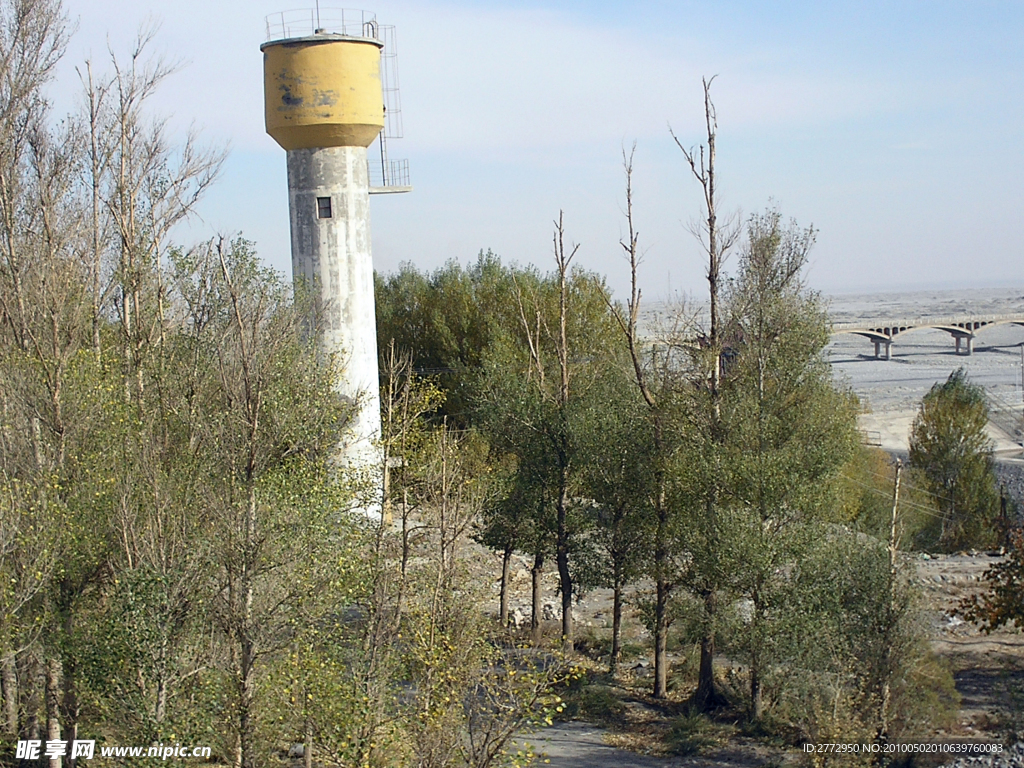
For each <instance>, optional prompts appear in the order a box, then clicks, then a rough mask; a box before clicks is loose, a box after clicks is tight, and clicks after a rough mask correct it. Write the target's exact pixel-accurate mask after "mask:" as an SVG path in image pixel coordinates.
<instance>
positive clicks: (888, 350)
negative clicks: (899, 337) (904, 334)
mask: <svg viewBox="0 0 1024 768" xmlns="http://www.w3.org/2000/svg"><path fill="white" fill-rule="evenodd" d="M882 344H885V356H884V357H881V359H882V360H891V359H892V339H889V340H888V341H881V340H876V341H875V358H876V359H878V358H879V357H880V355H879V352H880V351H881V346H882Z"/></svg>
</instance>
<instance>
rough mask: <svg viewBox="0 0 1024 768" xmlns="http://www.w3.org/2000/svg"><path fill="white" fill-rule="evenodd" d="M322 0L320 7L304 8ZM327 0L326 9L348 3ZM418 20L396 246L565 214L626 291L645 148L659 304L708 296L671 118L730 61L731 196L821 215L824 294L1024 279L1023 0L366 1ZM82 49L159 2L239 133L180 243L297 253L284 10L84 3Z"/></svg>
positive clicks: (64, 84) (60, 101)
mask: <svg viewBox="0 0 1024 768" xmlns="http://www.w3.org/2000/svg"><path fill="white" fill-rule="evenodd" d="M303 4H305V3H299V5H303ZM324 5H326V3H325V4H324ZM365 7H366V10H370V11H373V12H375V13H376V15H377V18H378V20H379V21H380V22H381V23H384V24H393V25H395V27H396V29H397V39H398V53H399V71H400V78H401V98H402V107H403V118H404V125H405V138H404V139H402V140H400V141H393V142H392V143H391V155H392V157H394V158H403V157H405V158H408V159H409V162H410V168H411V173H412V183H413V185H414V187H415V189H414V191H413V192H412V193H411V194H408V195H391V196H377V197H375V198H374V200H373V204H372V208H373V212H372V217H373V221H372V226H373V239H374V261H375V265H376V267H377V269H378V270H383V271H390V270H393V269H395V268H396V267H397V265H398V264H399V263H400V262H402V261H412V262H414V263H415V264H417V265H418V266H420V267H421V268H423V269H432V268H434V267H436V266H439V265H440V264H442V263H443V262H444V261H445V260H446V259H448V258H456V259H459V260H461V261H463V262H466V261H469V260H471V259H473V258H474V257H475V256H476V253H477V252H478V251H479V250H480V249H486V248H491V249H493V250H494V251H496V252H497V253H499V254H500V255H501V256H502V257H503V258H505V259H508V260H516V261H519V262H521V263H524V262H532V263H535V264H537V265H539V266H540V267H541V268H543V269H547V268H548V267H549V264H550V238H551V221H552V219H554V218H555V217H556V216H557V215H558V211H559V209H564V211H565V222H566V229H567V233H568V235H569V236H570V237H571V238H572V239H573V240H575V241H577V242H579V243H581V249H580V252H579V256H578V258H579V260H580V262H581V263H582V264H584V265H586V266H588V267H590V268H592V269H595V270H598V271H601V272H603V273H605V274H607V275H608V277H609V282H610V284H611V285H612V286H613V287H614V288H615V289H616V291H617V292H618V293H621V292H622V291H623V290H624V288H625V280H626V272H625V265H624V263H623V261H622V259H621V255H620V254H621V249H620V248H619V246H618V240H619V238H620V236H621V234H622V229H623V220H622V214H621V210H622V205H623V176H622V169H621V148H622V145H623V143H626V144H629V143H631V142H632V141H633V140H634V139H635V140H636V141H637V142H638V147H637V156H636V158H637V159H636V174H635V179H634V185H635V205H636V216H637V220H638V224H639V229H640V234H641V244H642V246H643V247H644V248H645V249H646V252H647V255H646V262H645V264H644V267H643V274H642V280H643V284H644V288H645V293H646V294H647V295H648V296H649V297H650V298H652V299H654V298H660V297H663V296H664V295H665V294H666V292H667V291H668V289H669V288H670V287H671V289H672V290H675V291H686V292H693V293H695V294H696V295H701V294H702V292H703V284H702V282H701V277H702V262H701V255H700V250H699V247H698V245H697V243H696V242H695V241H694V239H693V237H692V236H691V235H690V234H689V232H688V229H687V225H688V224H689V222H690V221H692V220H693V219H695V218H696V217H697V216H699V214H700V195H699V189H698V188H697V186H696V184H695V182H693V181H692V179H691V178H690V177H689V172H688V170H687V168H686V167H685V165H684V162H683V158H682V156H681V155H680V153H679V151H678V149H676V148H675V146H674V144H673V143H672V140H671V138H670V136H669V134H668V130H667V125H668V124H669V123H671V125H672V127H673V128H674V129H675V131H676V133H677V134H678V135H679V136H680V138H681V139H682V140H683V142H684V143H685V144H687V145H689V144H696V143H697V142H699V141H700V140H701V139H702V138H703V136H702V128H703V115H702V101H701V90H700V89H701V86H700V79H701V76H702V75H717V76H718V79H717V80H716V82H715V85H714V96H715V100H716V103H717V107H718V113H719V139H718V141H719V165H718V170H719V176H720V180H721V190H722V205H723V208H724V210H726V211H736V212H738V213H739V214H740V215H741V216H746V215H748V214H749V213H751V212H754V211H759V210H762V209H763V208H764V207H765V205H767V204H768V202H769V200H770V199H773V200H774V201H775V203H776V204H777V205H778V207H779V208H780V210H781V211H782V212H783V214H784V215H786V216H787V217H789V216H791V217H794V218H796V219H797V221H798V222H799V223H800V224H803V225H807V224H812V223H813V224H814V226H815V227H816V228H818V229H819V231H820V233H819V237H818V244H817V246H816V248H815V250H814V253H813V258H812V270H811V273H810V280H811V283H812V285H814V286H815V287H817V288H820V289H822V290H825V291H827V292H843V291H854V290H862V289H884V288H893V289H905V288H915V287H955V286H958V285H985V284H1003V285H1007V284H1010V285H1022V286H1024V247H1022V245H1021V233H1020V230H1021V224H1022V223H1024V222H1022V219H1024V216H1022V214H1024V191H1022V189H1024V187H1022V185H1024V182H1022V179H1024V108H1022V107H1024V104H1022V102H1024V60H1022V59H1024V44H1022V42H1021V41H1022V40H1024V4H1021V3H1019V2H988V3H985V2H971V3H967V2H962V3H951V2H934V1H932V2H886V3H875V2H857V3H846V4H838V3H827V4H826V3H820V2H793V3H767V2H739V1H738V0H736V1H733V2H729V1H719V2H714V3H710V2H703V3H696V2H692V3H688V2H639V3H638V2H631V3H625V2H582V1H581V2H562V3H551V2H539V1H536V2H502V3H487V2H473V1H472V0H463V2H448V3H431V2H418V3H413V2H403V1H402V0H383V1H382V2H378V3H375V4H372V5H371V4H368V5H366V6H365ZM67 8H68V11H69V13H70V15H71V16H72V17H73V18H76V19H77V20H78V24H79V30H78V33H77V34H76V36H75V37H74V39H73V41H72V44H71V46H70V49H69V51H68V56H67V59H66V61H65V64H64V65H63V67H62V69H61V71H60V79H59V82H58V83H57V88H56V90H55V97H56V98H55V101H56V103H57V106H58V108H59V109H62V110H67V109H69V108H70V105H71V103H72V99H73V98H74V91H75V87H76V85H77V79H76V76H75V73H74V65H75V64H77V63H79V62H80V61H81V60H82V59H84V58H85V57H86V56H88V55H90V53H91V56H92V58H93V59H94V60H95V61H96V63H97V66H98V65H99V64H100V63H101V62H102V60H103V59H105V57H106V45H107V42H106V41H107V40H108V39H109V40H110V42H111V44H112V45H113V46H114V48H115V49H117V50H119V51H126V50H127V49H128V47H129V44H130V41H131V39H132V38H133V36H134V32H135V31H136V29H137V28H138V27H139V25H140V24H142V23H144V22H145V20H146V19H147V18H154V19H157V20H158V21H159V22H160V23H161V24H162V28H161V31H160V34H159V36H158V37H157V40H156V48H155V50H156V49H158V50H159V51H161V52H163V53H165V54H167V55H168V56H169V57H171V58H178V59H182V60H184V61H185V62H186V66H185V67H184V68H183V69H182V70H181V72H180V73H179V74H177V75H176V76H175V77H174V78H172V79H171V80H170V81H168V82H167V84H166V86H165V87H164V88H163V89H162V90H161V91H160V93H159V96H158V97H157V99H156V100H155V101H154V105H155V107H156V109H157V110H158V111H159V112H160V113H162V114H163V115H165V116H167V117H169V119H170V125H171V126H172V128H173V129H175V130H181V129H183V128H184V127H186V126H187V125H188V124H189V123H192V122H194V123H195V124H196V125H197V126H198V127H200V128H201V129H202V130H203V135H204V136H205V137H206V138H207V140H209V141H210V142H212V143H229V144H230V146H231V154H230V157H229V159H228V162H227V164H226V166H225V169H224V174H223V177H222V179H221V181H220V182H219V183H218V184H217V185H216V186H215V187H214V188H213V189H212V190H211V191H210V193H209V195H208V197H207V198H206V199H205V201H204V203H203V205H202V208H201V216H202V219H201V220H200V221H197V222H195V223H194V224H193V225H192V228H191V231H190V232H188V233H182V237H193V238H198V237H205V236H207V235H213V234H216V233H220V232H223V233H232V232H237V231H241V232H242V233H243V234H244V235H245V236H246V237H249V238H250V239H253V240H255V241H256V242H257V246H258V248H259V250H260V252H261V254H262V255H263V256H264V258H266V259H267V260H268V261H270V262H271V263H272V264H273V265H275V266H276V267H278V268H279V269H282V270H287V269H288V268H289V267H288V265H289V263H290V262H289V255H288V217H287V195H286V182H285V170H284V169H285V164H284V152H283V150H281V149H279V148H278V147H277V145H276V144H275V143H274V142H273V141H272V140H271V139H270V138H269V137H267V136H266V135H265V134H264V132H263V114H262V98H263V96H262V60H261V54H260V52H259V45H260V43H261V42H262V41H263V39H264V17H265V16H266V15H267V14H268V13H272V12H274V11H279V10H282V9H283V8H284V6H282V5H280V0H251V1H249V2H244V3H243V2H226V1H222V0H206V1H205V2H200V1H199V0H177V2H175V3H174V4H173V5H172V4H169V3H167V2H156V1H155V0H133V2H130V3H129V2H114V0H67Z"/></svg>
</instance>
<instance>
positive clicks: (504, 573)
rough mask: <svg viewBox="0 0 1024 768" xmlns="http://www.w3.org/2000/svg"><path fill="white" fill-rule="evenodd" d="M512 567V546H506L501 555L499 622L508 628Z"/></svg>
mask: <svg viewBox="0 0 1024 768" xmlns="http://www.w3.org/2000/svg"><path fill="white" fill-rule="evenodd" d="M511 565H512V545H511V544H506V545H505V551H504V552H503V553H502V555H501V596H500V597H499V598H498V620H499V621H500V622H501V626H502V627H507V626H508V572H509V567H510V566H511Z"/></svg>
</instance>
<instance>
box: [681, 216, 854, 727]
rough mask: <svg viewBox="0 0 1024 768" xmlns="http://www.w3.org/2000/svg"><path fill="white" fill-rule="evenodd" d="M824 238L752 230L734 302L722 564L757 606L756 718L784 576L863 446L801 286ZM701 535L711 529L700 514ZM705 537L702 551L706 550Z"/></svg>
mask: <svg viewBox="0 0 1024 768" xmlns="http://www.w3.org/2000/svg"><path fill="white" fill-rule="evenodd" d="M813 242H814V231H813V230H811V229H806V230H801V229H799V228H798V227H797V226H796V225H795V223H791V224H790V225H789V226H787V225H785V224H784V223H783V221H782V217H781V215H780V214H779V213H778V211H774V210H769V211H767V212H765V213H764V214H760V215H755V216H752V217H751V218H750V221H749V224H748V230H747V245H746V249H745V252H744V254H743V257H742V259H741V262H740V265H739V272H738V275H737V277H736V279H735V281H734V282H733V284H732V290H731V291H730V293H729V304H730V305H731V306H730V308H729V316H730V319H731V334H730V338H731V343H730V345H729V349H728V355H727V358H726V359H727V361H728V362H727V365H726V367H725V371H724V375H723V387H722V390H723V392H722V395H723V396H722V401H723V402H722V421H723V423H724V425H725V429H726V439H725V441H724V446H725V447H724V451H725V454H726V457H727V460H726V461H725V462H724V465H723V466H724V471H723V474H724V480H725V482H724V483H723V484H722V490H723V493H722V496H721V502H720V509H721V512H720V514H719V516H718V519H717V521H716V522H717V525H718V529H719V532H720V535H719V536H717V537H715V538H716V540H717V541H718V542H719V544H720V550H719V551H718V552H711V551H707V552H704V551H703V550H702V549H701V548H700V546H699V543H695V544H694V545H693V546H691V550H692V551H694V552H695V553H696V552H700V553H701V557H695V558H694V564H695V566H696V570H698V571H700V570H703V569H702V563H701V561H702V559H703V558H704V557H708V558H714V559H715V560H716V561H717V562H718V563H723V564H725V567H726V568H727V569H728V571H729V573H728V574H724V576H725V578H724V580H723V582H722V586H723V587H725V588H726V589H727V590H728V591H729V592H731V593H734V594H737V595H739V596H740V597H742V598H744V599H746V600H748V601H749V605H750V611H749V618H748V621H747V623H746V627H745V629H744V631H743V632H742V636H741V638H740V641H739V642H738V643H736V644H735V650H736V651H739V652H740V655H741V656H742V657H743V658H744V659H745V661H746V662H747V663H748V665H749V668H750V700H751V715H752V718H753V719H754V720H760V719H761V717H762V714H763V703H762V701H763V699H762V682H763V677H764V675H765V673H766V670H767V669H768V668H769V667H770V665H771V664H772V663H774V658H773V644H772V639H773V637H774V635H775V634H776V631H775V628H774V627H773V626H772V625H773V623H774V622H775V621H776V620H777V618H778V617H779V616H780V615H781V614H783V613H784V612H785V610H786V609H785V607H784V606H783V605H781V604H780V603H779V600H780V594H781V592H780V590H781V589H782V588H783V585H784V582H785V577H784V575H783V574H784V572H785V568H787V567H788V566H790V565H792V563H794V562H796V561H798V560H799V559H800V558H801V557H802V556H803V555H804V553H806V552H807V551H808V549H809V548H810V546H811V545H812V544H813V543H814V542H815V540H816V539H817V538H818V536H819V535H820V531H819V530H818V526H817V524H818V523H819V522H821V521H823V520H825V519H828V518H829V517H830V516H831V515H832V513H833V509H834V508H835V506H836V504H835V500H836V495H835V491H836V485H835V480H836V479H837V477H838V474H839V471H840V470H841V469H842V467H843V466H844V465H845V463H846V462H847V461H848V460H849V458H850V456H851V455H852V453H853V450H854V448H855V446H856V431H855V425H856V411H855V407H854V406H855V401H854V398H853V397H852V395H850V394H849V393H846V392H843V391H840V390H838V389H836V387H835V385H834V384H833V382H832V372H831V369H830V367H829V365H828V361H827V360H826V359H825V357H824V349H825V346H826V345H827V344H828V341H829V323H828V316H827V314H826V312H825V308H824V306H823V305H822V303H821V301H820V299H819V298H818V297H817V296H816V295H815V294H814V293H812V292H810V291H808V290H807V288H806V287H805V286H804V284H803V281H802V274H803V270H804V267H805V266H806V263H807V255H808V252H809V250H810V247H811V245H812V243H813ZM694 521H695V522H697V523H698V526H697V527H698V531H700V532H702V531H703V530H704V528H705V525H704V524H702V523H703V522H704V521H703V519H702V516H701V515H700V510H698V511H697V514H696V515H695V516H694ZM702 538H703V536H702V535H698V536H697V539H698V542H699V540H702Z"/></svg>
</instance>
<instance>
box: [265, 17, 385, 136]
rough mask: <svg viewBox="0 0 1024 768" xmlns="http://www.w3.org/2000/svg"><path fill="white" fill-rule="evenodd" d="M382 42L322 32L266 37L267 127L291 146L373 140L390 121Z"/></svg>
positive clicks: (269, 131)
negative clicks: (386, 110)
mask: <svg viewBox="0 0 1024 768" xmlns="http://www.w3.org/2000/svg"><path fill="white" fill-rule="evenodd" d="M382 47H383V44H382V43H381V42H380V41H378V40H376V39H375V38H372V37H350V36H346V35H339V34H333V33H320V32H317V33H314V34H312V35H309V36H306V37H297V38H288V39H283V40H272V41H270V42H267V43H264V44H263V45H262V46H260V49H261V50H262V51H263V84H264V96H265V99H264V104H265V109H266V123H267V133H269V134H270V135H271V136H272V137H273V138H274V140H275V141H276V142H277V143H278V144H280V145H281V146H282V147H283V148H284V149H288V150H290V149H313V148H317V147H368V146H370V144H371V143H373V140H374V139H375V138H377V134H379V133H380V131H381V129H382V128H383V127H384V101H383V98H382V96H381V82H380V51H381V48H382Z"/></svg>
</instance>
